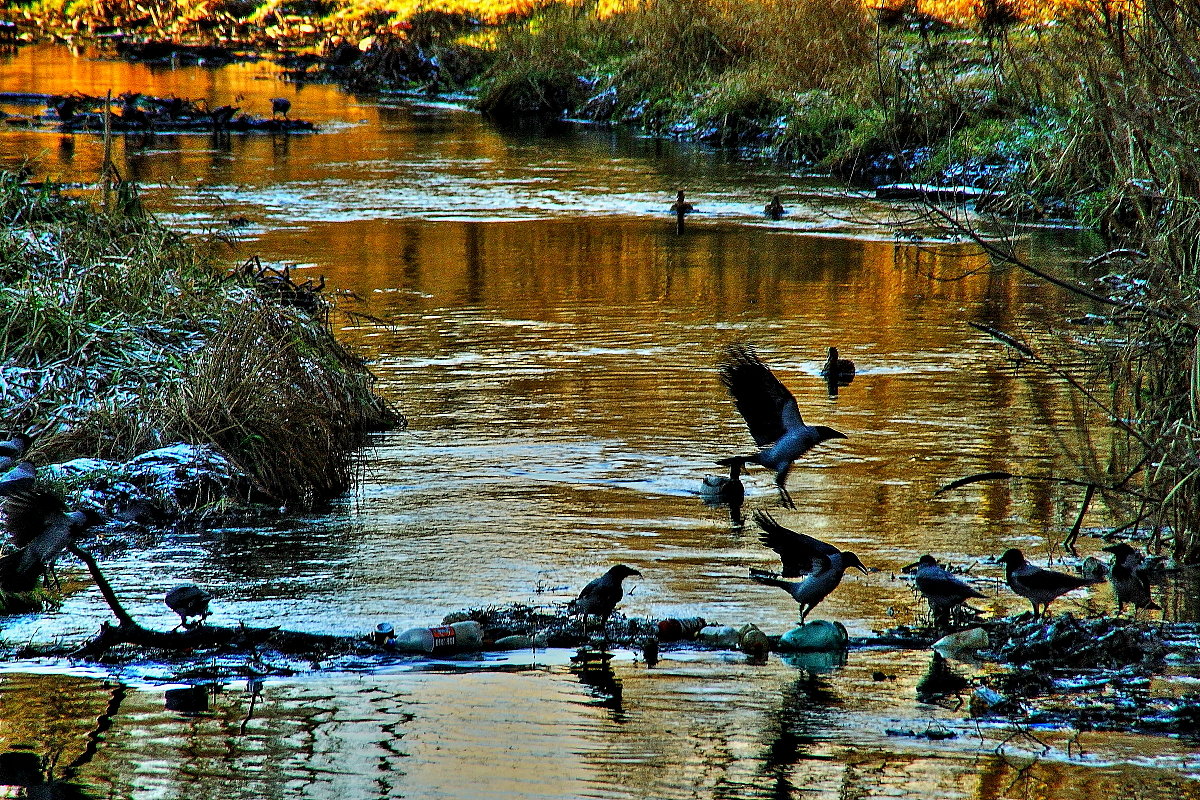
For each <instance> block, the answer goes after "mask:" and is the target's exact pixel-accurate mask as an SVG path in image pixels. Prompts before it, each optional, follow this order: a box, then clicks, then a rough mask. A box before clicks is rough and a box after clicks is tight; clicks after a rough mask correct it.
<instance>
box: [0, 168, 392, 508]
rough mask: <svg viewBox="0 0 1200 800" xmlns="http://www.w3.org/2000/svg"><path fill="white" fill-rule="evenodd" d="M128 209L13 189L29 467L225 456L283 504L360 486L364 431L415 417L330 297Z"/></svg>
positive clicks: (20, 374) (7, 296) (11, 320)
mask: <svg viewBox="0 0 1200 800" xmlns="http://www.w3.org/2000/svg"><path fill="white" fill-rule="evenodd" d="M115 208H116V210H114V211H111V212H109V213H101V212H99V211H98V210H97V209H96V208H94V207H93V206H91V205H90V204H88V203H85V202H83V201H80V200H76V199H70V198H65V197H60V196H58V195H57V194H56V193H55V192H54V190H53V188H48V187H43V188H40V189H38V190H30V189H26V188H23V187H22V186H21V185H20V183H19V182H18V181H17V180H16V179H15V178H13V177H11V176H6V177H4V178H3V179H0V211H3V217H2V218H0V225H2V227H0V403H2V404H3V407H4V409H5V418H6V425H7V426H8V427H10V428H12V429H14V430H24V431H36V432H38V433H39V434H40V435H39V436H38V439H37V443H36V445H35V448H34V450H33V451H32V453H31V457H32V459H33V460H34V461H35V462H36V463H39V464H46V463H52V462H57V461H65V460H68V459H71V458H76V457H100V458H109V459H113V460H118V461H123V460H127V459H129V458H131V457H133V456H135V455H137V454H139V453H141V452H144V451H146V450H150V449H154V448H157V447H162V446H164V445H167V444H171V443H173V442H184V443H188V444H212V445H214V446H215V447H217V448H218V449H219V450H220V451H221V452H222V453H224V454H225V455H226V456H227V457H228V458H229V459H230V460H231V461H233V463H234V464H236V465H237V466H238V467H239V468H240V469H241V470H242V471H243V472H245V473H246V474H247V475H248V476H250V479H251V481H252V482H253V484H254V486H255V488H256V489H257V490H258V491H259V492H260V493H262V495H264V496H265V497H267V498H270V499H271V500H272V501H274V502H279V503H288V504H292V503H298V504H312V503H314V502H319V501H322V500H324V499H327V498H329V497H332V496H333V495H336V494H338V493H340V492H343V491H345V490H346V489H347V488H348V487H349V485H350V480H351V477H352V470H353V464H354V461H353V454H354V452H355V450H356V449H357V448H358V447H359V446H360V445H361V443H362V441H363V436H364V434H365V433H366V432H367V431H369V430H373V429H380V428H386V427H391V426H394V425H396V424H399V423H400V422H401V421H402V418H401V417H400V416H399V415H398V414H397V413H395V412H394V411H393V410H391V409H390V408H389V407H388V406H387V405H386V403H384V402H383V401H382V400H381V399H380V398H379V397H378V396H377V395H376V394H375V393H374V391H373V385H374V379H373V377H372V376H371V374H370V372H369V370H367V368H366V366H365V365H364V364H363V363H362V361H361V360H359V359H358V358H357V357H355V356H354V355H352V354H351V353H349V352H348V351H347V350H346V349H345V348H344V347H343V346H342V345H341V344H340V343H338V342H337V340H336V339H334V337H333V335H332V332H331V330H330V328H329V324H328V319H327V311H328V308H329V306H328V300H327V299H326V298H325V297H324V296H323V295H322V294H321V293H320V292H319V291H317V289H318V288H319V287H318V286H317V285H316V284H307V285H306V284H303V283H302V284H296V283H294V282H292V281H291V278H290V276H289V275H287V274H286V273H282V272H280V274H279V275H272V274H271V273H270V272H268V271H267V270H265V269H261V265H260V268H258V269H254V268H251V269H250V270H249V271H247V269H240V268H239V269H236V270H233V271H226V270H224V269H223V268H221V267H220V266H218V264H217V263H216V261H215V258H214V257H213V256H212V255H210V254H208V253H206V252H205V251H204V250H203V249H201V248H198V247H197V246H196V245H195V244H193V243H192V242H191V241H189V240H187V239H185V238H184V237H182V236H180V235H179V234H176V233H173V232H172V231H170V230H168V229H167V228H165V227H164V226H162V225H160V224H159V223H157V222H156V221H154V220H153V219H150V218H148V217H146V216H144V215H142V214H138V213H133V214H130V213H125V212H123V211H121V210H120V209H121V208H123V206H122V205H121V204H115Z"/></svg>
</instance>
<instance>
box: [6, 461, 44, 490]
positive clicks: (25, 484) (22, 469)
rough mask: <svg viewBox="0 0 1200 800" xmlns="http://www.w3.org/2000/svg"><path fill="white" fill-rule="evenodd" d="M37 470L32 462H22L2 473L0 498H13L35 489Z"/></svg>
mask: <svg viewBox="0 0 1200 800" xmlns="http://www.w3.org/2000/svg"><path fill="white" fill-rule="evenodd" d="M35 481H37V469H36V468H34V466H33V463H32V462H30V461H22V462H21V463H19V464H17V465H16V466H15V467H11V468H9V469H7V470H4V471H3V473H0V497H12V496H13V495H18V494H22V493H24V492H28V491H30V490H32V489H33V484H34V482H35Z"/></svg>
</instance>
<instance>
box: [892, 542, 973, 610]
mask: <svg viewBox="0 0 1200 800" xmlns="http://www.w3.org/2000/svg"><path fill="white" fill-rule="evenodd" d="M903 571H904V572H913V571H915V572H916V581H915V583H916V585H917V591H919V592H920V593H921V594H922V595H923V596H924V597H925V600H926V601H927V602H928V603H929V608H930V609H931V610H932V611H933V624H934V627H938V628H948V627H950V609H952V608H954V607H955V606H957V605H960V604H961V603H965V602H966V601H967V600H970V599H971V598H972V597H986V596H987V595H984V594H981V593H980V592H977V591H975V589H973V588H971V587H970V586H969V585H968V584H967V583H966V582H965V581H963V580H962V579H961V578H958V577H956V576H954V575H952V574H951V573H949V572H947V571H946V570H945V569H944V568H943V567H941V566H939V565H938V563H937V559H935V558H934V557H933V556H931V555H928V554H926V555H923V556H921V558H920V560H919V561H917V563H915V564H909V565H908V566H907V567H905V568H904V570H903Z"/></svg>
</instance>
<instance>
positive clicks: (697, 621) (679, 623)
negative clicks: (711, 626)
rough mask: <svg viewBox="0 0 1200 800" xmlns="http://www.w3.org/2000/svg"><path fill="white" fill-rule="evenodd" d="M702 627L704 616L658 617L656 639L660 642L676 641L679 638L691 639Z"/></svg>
mask: <svg viewBox="0 0 1200 800" xmlns="http://www.w3.org/2000/svg"><path fill="white" fill-rule="evenodd" d="M703 627H704V617H684V618H682V619H676V618H674V617H668V618H667V619H660V620H659V621H658V640H659V641H660V642H677V641H679V640H680V639H693V638H695V636H696V634H697V633H699V632H700V630H701V629H702V628H703Z"/></svg>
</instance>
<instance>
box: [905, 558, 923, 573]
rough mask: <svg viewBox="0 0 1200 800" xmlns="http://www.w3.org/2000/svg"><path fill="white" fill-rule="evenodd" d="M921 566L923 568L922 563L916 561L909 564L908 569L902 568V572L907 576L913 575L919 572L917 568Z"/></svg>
mask: <svg viewBox="0 0 1200 800" xmlns="http://www.w3.org/2000/svg"><path fill="white" fill-rule="evenodd" d="M919 566H921V562H919V561H914V562H913V563H911V564H909V565H908V566H907V567H901V568H900V571H901V572H903V573H904V574H905V575H911V574H912V573H914V572H916V571H917V567H919Z"/></svg>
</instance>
